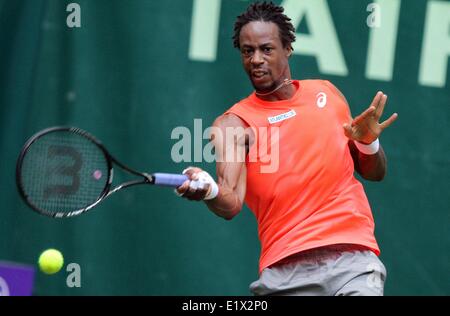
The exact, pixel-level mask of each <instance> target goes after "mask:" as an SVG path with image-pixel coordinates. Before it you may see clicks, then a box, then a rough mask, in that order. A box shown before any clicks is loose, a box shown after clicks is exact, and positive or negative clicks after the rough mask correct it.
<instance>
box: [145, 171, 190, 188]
mask: <svg viewBox="0 0 450 316" xmlns="http://www.w3.org/2000/svg"><path fill="white" fill-rule="evenodd" d="M153 176H154V177H155V184H156V185H162V186H166V187H173V188H176V187H179V186H180V185H182V184H183V182H184V181H186V180H187V179H188V177H187V176H186V175H184V174H174V173H154V174H153Z"/></svg>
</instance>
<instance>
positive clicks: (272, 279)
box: [250, 245, 387, 296]
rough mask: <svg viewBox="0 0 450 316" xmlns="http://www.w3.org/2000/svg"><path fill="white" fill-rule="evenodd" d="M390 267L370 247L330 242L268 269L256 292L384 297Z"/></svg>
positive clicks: (255, 289)
mask: <svg viewBox="0 0 450 316" xmlns="http://www.w3.org/2000/svg"><path fill="white" fill-rule="evenodd" d="M386 275H387V274H386V268H385V266H384V265H383V263H382V262H381V261H380V259H378V257H377V256H376V255H375V254H374V253H373V252H372V251H371V250H368V249H367V248H363V247H361V246H357V245H330V246H326V247H321V248H315V249H311V250H307V251H303V252H299V253H298V254H295V255H293V256H289V257H288V258H286V259H283V260H281V261H279V262H277V263H276V264H274V265H272V266H270V267H268V268H265V269H264V270H263V271H262V273H261V275H260V278H259V279H258V280H256V281H255V282H253V283H252V284H250V291H251V292H252V293H253V294H254V295H305V296H308V295H309V296H311V295H314V296H352V295H360V296H382V295H383V289H384V282H385V280H386Z"/></svg>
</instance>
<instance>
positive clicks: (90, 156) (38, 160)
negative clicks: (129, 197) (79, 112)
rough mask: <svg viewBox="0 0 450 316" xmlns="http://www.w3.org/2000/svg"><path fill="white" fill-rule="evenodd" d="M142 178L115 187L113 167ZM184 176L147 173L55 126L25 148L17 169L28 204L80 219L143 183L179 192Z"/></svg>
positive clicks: (81, 134) (90, 138) (54, 214)
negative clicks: (112, 198)
mask: <svg viewBox="0 0 450 316" xmlns="http://www.w3.org/2000/svg"><path fill="white" fill-rule="evenodd" d="M115 166H118V167H120V168H121V169H123V170H125V171H126V172H128V173H131V174H133V175H134V176H137V178H136V179H133V180H131V181H128V182H124V183H122V184H119V185H117V186H115V187H112V181H113V174H114V172H113V171H114V169H113V167H115ZM187 179H188V178H187V176H185V175H181V174H169V173H152V174H148V173H144V172H138V171H135V170H133V169H131V168H129V167H127V166H125V165H124V164H122V163H120V162H119V161H117V160H116V159H115V158H114V157H113V156H111V154H110V153H109V152H108V151H107V150H106V148H105V147H104V146H103V145H102V144H101V143H100V142H99V141H98V140H97V139H96V138H95V137H94V136H92V135H90V134H88V133H87V132H85V131H83V130H81V129H79V128H76V127H51V128H47V129H45V130H42V131H40V132H38V133H37V134H35V135H33V136H32V137H31V138H30V139H29V140H28V141H27V142H26V143H25V145H24V147H23V149H22V151H21V153H20V155H19V158H18V160H17V166H16V183H17V188H18V191H19V193H20V195H21V197H22V198H23V199H24V201H25V202H26V203H27V204H28V205H29V206H30V207H31V208H32V209H33V210H35V211H37V212H38V213H40V214H42V215H46V216H51V217H59V218H60V217H71V216H76V215H80V214H82V213H84V212H86V211H88V210H90V209H92V208H93V207H94V206H96V205H98V204H99V203H100V202H101V201H103V200H104V199H106V198H107V197H108V196H110V195H111V194H113V193H115V192H117V191H119V190H121V189H124V188H127V187H130V186H134V185H138V184H154V185H158V186H167V187H173V188H176V187H178V186H180V185H181V184H183V182H184V181H186V180H187Z"/></svg>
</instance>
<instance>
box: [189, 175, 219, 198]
mask: <svg viewBox="0 0 450 316" xmlns="http://www.w3.org/2000/svg"><path fill="white" fill-rule="evenodd" d="M188 169H189V168H187V169H185V170H183V174H184V173H185V172H186V171H187V170H188ZM206 184H209V185H210V187H211V189H210V190H209V192H208V194H207V195H206V196H205V197H204V198H203V199H204V200H212V199H214V198H215V197H216V196H217V195H218V194H219V186H218V185H217V183H216V181H214V179H213V178H212V177H211V176H210V175H209V173H208V172H206V171H202V172H199V173H198V175H197V180H192V181H191V183H190V184H189V187H190V188H191V189H194V190H196V189H203V188H204V187H205V185H206Z"/></svg>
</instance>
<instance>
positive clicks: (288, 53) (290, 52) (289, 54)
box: [286, 47, 293, 58]
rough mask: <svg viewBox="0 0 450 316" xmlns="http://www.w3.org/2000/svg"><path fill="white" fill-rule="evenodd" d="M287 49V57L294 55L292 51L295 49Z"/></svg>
mask: <svg viewBox="0 0 450 316" xmlns="http://www.w3.org/2000/svg"><path fill="white" fill-rule="evenodd" d="M286 51H287V53H286V57H288V58H289V57H291V55H292V52H293V49H292V47H288V48H287V49H286Z"/></svg>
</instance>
